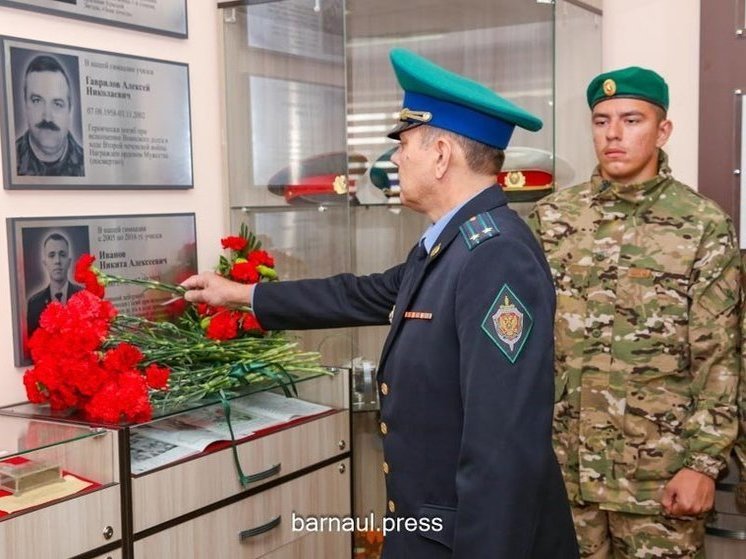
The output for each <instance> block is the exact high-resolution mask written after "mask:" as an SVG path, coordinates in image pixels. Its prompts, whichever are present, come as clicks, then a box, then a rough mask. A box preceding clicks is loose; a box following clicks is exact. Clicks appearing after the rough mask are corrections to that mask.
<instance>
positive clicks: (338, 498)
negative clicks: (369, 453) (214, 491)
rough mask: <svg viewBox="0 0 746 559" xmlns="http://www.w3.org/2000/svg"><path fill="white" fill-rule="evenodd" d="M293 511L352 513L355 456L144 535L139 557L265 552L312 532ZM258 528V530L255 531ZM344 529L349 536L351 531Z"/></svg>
mask: <svg viewBox="0 0 746 559" xmlns="http://www.w3.org/2000/svg"><path fill="white" fill-rule="evenodd" d="M293 514H295V515H296V516H299V517H300V516H302V517H304V518H306V517H309V516H314V517H315V516H335V517H339V516H346V515H349V514H350V468H349V461H348V460H342V461H340V462H338V463H333V464H330V465H329V466H326V467H324V468H321V469H319V470H316V471H314V472H311V473H309V474H306V475H304V476H302V477H299V478H297V479H294V480H292V481H289V482H287V483H285V484H282V485H279V486H277V487H273V488H272V489H268V490H267V491H264V492H262V493H258V494H256V495H253V496H252V497H248V498H246V499H244V500H242V501H239V502H237V503H233V504H232V505H228V506H226V507H224V508H221V509H218V510H216V511H213V512H211V513H208V514H205V515H203V516H200V517H197V518H194V519H192V520H189V521H187V522H183V523H181V524H178V525H176V526H173V527H171V528H169V529H167V530H164V531H163V532H159V533H157V534H154V535H152V536H149V537H147V538H145V539H142V540H138V541H136V542H135V558H136V559H156V558H158V559H160V558H162V557H215V558H218V557H219V558H220V559H234V558H235V559H239V558H240V559H253V558H256V557H262V556H263V555H266V554H267V553H269V552H271V551H273V550H276V549H278V548H280V547H282V546H284V545H287V544H288V543H290V542H292V541H294V540H297V539H300V538H303V537H304V536H305V537H307V536H308V535H309V533H308V532H305V531H303V530H302V529H298V530H295V531H294V530H293V521H292V518H293ZM296 528H300V526H296ZM252 530H253V532H255V535H250V532H251V531H252ZM310 535H323V533H316V534H310ZM329 535H330V536H331V535H338V534H336V533H329ZM343 535H344V536H345V537H347V538H348V540H349V534H343ZM331 539H333V538H331ZM304 556H305V555H304ZM348 556H349V555H348ZM280 557H282V556H280ZM307 557H322V555H307ZM329 557H340V556H338V555H329Z"/></svg>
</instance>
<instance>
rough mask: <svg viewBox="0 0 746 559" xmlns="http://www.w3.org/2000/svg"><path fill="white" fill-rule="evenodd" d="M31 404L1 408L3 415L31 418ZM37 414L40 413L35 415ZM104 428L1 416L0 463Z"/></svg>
mask: <svg viewBox="0 0 746 559" xmlns="http://www.w3.org/2000/svg"><path fill="white" fill-rule="evenodd" d="M31 406H32V405H31V404H28V403H26V404H16V405H12V406H7V407H4V408H0V409H1V410H2V412H3V413H4V412H8V413H12V414H16V413H17V414H19V415H29V413H28V412H29V411H30V407H31ZM34 415H38V414H34ZM105 433H106V431H105V430H104V429H101V428H96V427H89V426H79V425H69V424H62V423H53V422H49V421H43V420H39V419H32V418H30V417H12V416H0V460H7V459H8V458H13V457H17V456H24V455H28V454H29V453H32V452H36V451H38V450H43V449H46V448H50V447H54V446H58V445H65V444H70V443H73V442H75V441H79V440H83V439H88V438H91V437H96V436H100V435H103V434H105Z"/></svg>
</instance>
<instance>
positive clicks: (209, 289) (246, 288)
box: [181, 272, 253, 307]
mask: <svg viewBox="0 0 746 559" xmlns="http://www.w3.org/2000/svg"><path fill="white" fill-rule="evenodd" d="M181 286H182V287H185V288H186V289H187V292H186V293H184V299H186V300H187V301H189V302H190V303H207V304H208V305H211V306H213V307H231V306H234V307H242V306H243V307H245V306H248V305H249V303H250V302H251V295H252V290H253V286H251V285H246V284H243V283H237V282H235V281H230V280H228V279H226V278H224V277H222V276H219V275H217V274H216V273H214V272H202V273H201V274H197V275H194V276H192V277H190V278H187V279H186V280H185V281H183V282H182V283H181Z"/></svg>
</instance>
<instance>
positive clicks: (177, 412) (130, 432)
mask: <svg viewBox="0 0 746 559" xmlns="http://www.w3.org/2000/svg"><path fill="white" fill-rule="evenodd" d="M291 376H292V377H293V382H292V383H289V382H288V381H287V380H286V381H283V382H269V381H265V382H262V383H254V384H251V385H248V386H247V387H245V389H243V390H242V391H241V392H240V393H232V394H226V395H225V396H224V397H219V396H212V397H209V398H206V399H203V400H200V401H198V402H193V403H190V404H188V405H185V406H182V407H180V408H178V409H175V408H169V409H156V410H154V416H153V418H152V419H151V420H150V421H146V422H142V423H137V424H119V425H90V424H89V423H88V422H86V421H85V420H83V419H81V418H80V416H79V415H78V414H77V413H76V412H74V411H71V410H68V411H52V410H50V409H49V408H48V407H47V406H38V405H34V404H30V403H28V402H25V403H20V404H16V405H11V406H5V407H2V408H0V425H2V430H1V431H0V432H1V433H2V436H0V451H1V452H2V455H0V479H2V480H7V481H8V483H12V482H13V481H16V480H17V479H18V477H17V476H15V477H12V479H11V477H10V476H8V477H3V476H4V475H5V472H4V470H3V469H2V465H3V464H4V463H5V464H23V463H26V464H31V463H33V464H36V465H39V466H44V467H45V468H47V470H48V469H49V468H50V467H51V468H54V467H55V466H57V467H58V468H59V471H60V472H61V474H62V475H63V476H65V479H67V477H69V476H73V477H74V478H75V480H79V481H80V480H82V481H81V482H80V483H78V484H76V485H74V486H71V487H72V489H71V490H70V491H71V492H69V493H67V494H64V495H58V494H57V493H52V491H57V492H59V490H60V489H57V488H58V486H61V485H62V484H63V483H64V482H58V481H53V480H51V479H50V480H48V482H47V483H46V484H45V485H43V486H41V487H39V488H38V489H31V490H30V491H28V492H25V491H24V492H23V493H22V495H21V497H23V498H26V497H27V495H30V494H31V493H34V492H39V491H41V492H42V493H45V494H48V495H52V497H50V498H49V499H47V500H46V501H44V505H45V506H46V507H47V508H54V507H60V506H61V505H66V504H67V505H70V506H74V507H75V508H76V510H77V508H79V507H80V505H78V504H77V502H78V501H79V500H81V499H85V498H86V497H87V496H88V495H89V494H95V493H96V491H100V490H111V493H110V494H107V495H106V496H107V497H108V498H106V499H104V498H101V499H98V501H97V505H96V506H95V508H91V510H90V511H88V510H87V509H86V512H85V514H86V515H89V516H90V515H92V516H91V519H92V521H93V520H96V522H95V523H89V524H86V525H85V526H86V529H87V530H89V531H90V527H91V526H96V525H97V524H99V523H101V522H102V521H103V520H104V519H105V521H106V524H105V525H102V526H101V530H100V531H96V534H95V535H96V536H97V537H98V538H99V539H100V540H101V541H94V542H91V541H90V540H91V539H92V538H91V537H89V538H88V539H87V540H84V541H83V543H81V544H80V545H81V546H82V545H85V546H87V547H84V548H82V547H77V548H75V551H74V552H72V551H71V552H69V553H67V552H65V553H63V554H62V555H56V553H57V552H56V551H55V552H50V553H48V554H47V553H43V552H39V550H34V551H32V552H28V551H27V550H23V551H20V550H18V549H16V548H11V547H8V549H12V550H13V551H12V552H11V551H7V554H6V555H2V550H3V549H4V548H3V547H2V546H3V545H6V544H5V542H8V541H9V540H8V539H7V538H2V539H0V541H2V542H3V543H2V544H0V558H2V559H5V557H8V558H11V557H12V558H13V559H17V558H24V557H52V556H65V557H68V556H73V555H77V554H79V553H82V552H84V551H88V550H89V549H92V548H98V547H101V546H107V544H108V547H102V549H101V551H102V552H104V551H112V550H114V549H115V548H116V549H119V548H121V553H122V555H123V556H124V557H166V556H184V557H186V556H195V557H197V556H200V557H201V556H208V555H209V554H210V553H216V556H218V557H231V556H237V555H241V556H242V557H243V556H251V557H254V556H256V557H258V556H260V555H264V554H266V553H269V552H270V551H272V550H273V549H275V548H279V547H281V546H284V545H287V544H289V543H291V542H293V541H294V540H295V539H299V538H302V539H304V540H305V538H304V534H303V533H302V532H299V533H296V532H294V531H292V530H291V529H290V522H289V520H288V519H289V517H290V515H291V514H292V513H293V512H294V511H302V510H307V514H309V515H310V514H311V513H312V512H313V511H312V510H310V509H312V508H313V506H312V504H311V503H310V502H308V499H309V498H310V497H309V496H304V495H303V494H302V491H300V490H299V489H298V487H299V486H303V484H304V483H306V482H304V481H303V480H302V479H301V480H300V481H297V482H295V484H294V485H292V487H291V486H290V485H288V486H287V488H286V485H287V484H286V483H285V482H286V480H287V482H288V484H289V483H290V482H291V481H292V480H294V479H295V478H303V476H306V475H308V476H311V477H314V479H315V480H316V484H317V485H318V486H319V487H323V488H325V491H326V490H328V492H329V496H324V497H320V499H321V502H322V503H326V504H325V505H323V506H326V507H328V510H327V509H325V512H327V513H328V514H330V515H342V514H349V512H350V481H349V477H348V476H349V472H348V466H347V465H346V464H347V462H348V461H349V454H350V442H349V441H350V415H349V404H350V397H349V371H348V370H346V369H335V368H331V369H328V370H327V372H326V373H291ZM309 441H311V442H312V443H313V444H308V442H309ZM120 458H121V459H120ZM324 468H326V470H324ZM322 470H324V472H327V471H328V473H322V472H321V471H322ZM52 473H53V472H52ZM31 474H32V472H30V473H29V476H28V481H29V482H33V481H34V480H33V479H32V475H31ZM50 475H51V474H50ZM316 478H318V479H316ZM309 479H310V478H309ZM37 482H39V480H37ZM81 484H83V485H81ZM73 489H75V491H73ZM288 492H290V493H291V494H292V495H291V496H288ZM6 493H7V492H3V491H0V534H2V533H3V531H6V532H7V533H9V534H10V533H16V532H12V531H9V529H6V525H8V524H9V523H8V522H4V520H5V518H4V515H5V516H6V517H7V518H8V519H11V520H12V519H14V518H15V517H16V516H18V520H19V522H18V523H17V524H16V526H18V528H17V531H21V532H23V533H26V532H28V530H29V528H28V526H27V524H28V522H30V521H26V520H24V515H23V514H21V512H25V511H26V509H23V511H20V512H18V513H16V512H14V511H10V514H7V513H4V512H3V510H4V509H3V508H2V507H3V504H2V503H3V499H4V497H3V496H4V495H5V494H6ZM265 493H266V495H265ZM268 495H271V496H268ZM332 497H333V498H332ZM249 498H254V499H253V500H249V501H246V502H245V503H244V504H243V505H239V504H238V503H240V502H242V501H243V500H244V499H249ZM40 506H42V505H39V504H35V503H32V508H31V509H29V510H31V511H39V507H40ZM85 506H87V507H94V505H92V504H91V503H90V502H87V504H86V505H85ZM232 506H233V507H234V508H236V509H237V510H238V511H239V512H236V513H226V512H225V510H227V509H228V508H230V507H232ZM291 509H292V510H291ZM231 510H232V509H231ZM273 511H276V512H277V514H276V515H274V516H272V518H267V516H268V515H270V512H273ZM63 512H64V511H63ZM30 514H34V513H33V512H32V513H30ZM50 515H51V518H52V519H54V522H56V523H57V524H60V529H61V530H62V527H63V525H64V524H65V523H66V522H67V521H68V520H69V518H70V517H69V516H66V515H65V514H62V513H61V512H60V510H59V508H58V509H57V510H56V511H52V512H51V513H50ZM224 515H227V516H230V517H231V522H232V523H233V524H235V526H236V533H241V534H243V536H242V537H241V538H238V539H236V538H234V537H233V535H231V537H229V538H226V541H225V542H224V545H225V546H227V547H225V548H219V549H218V548H216V549H217V551H216V550H215V549H212V550H206V549H205V550H204V553H197V554H196V555H192V554H191V553H192V551H186V550H185V552H184V553H183V554H180V555H172V554H171V552H170V551H164V550H172V549H174V546H176V548H178V547H179V546H181V545H189V544H188V542H189V539H187V540H186V542H187V543H185V541H183V538H182V536H181V531H182V530H185V529H186V528H185V527H184V525H183V522H186V520H187V518H188V519H189V521H190V524H189V530H192V529H196V530H198V531H207V530H208V528H207V527H210V526H211V525H212V523H213V522H214V518H215V516H220V517H222V516H224ZM281 517H285V518H286V521H285V523H284V524H281V523H280V522H276V524H275V525H272V522H271V521H275V519H276V518H281ZM44 520H46V521H49V518H45V519H44ZM237 522H238V524H236V523H237ZM221 526H222V523H221ZM61 533H63V532H61ZM107 534H108V535H107ZM259 534H265V535H264V536H263V537H262V538H254V535H257V536H258V535H259ZM19 537H20V536H19ZM320 540H324V541H320ZM110 541H111V543H110V544H109V542H110ZM192 544H194V545H195V546H196V547H195V549H201V548H200V547H199V544H198V543H195V542H192ZM8 545H10V544H8ZM221 545H223V544H221ZM294 545H298V546H300V549H306V548H308V549H315V546H319V545H321V546H322V547H324V546H331V549H343V550H344V549H348V548H349V538H346V537H338V538H337V539H336V540H335V539H333V538H326V539H324V538H321V536H319V539H318V540H317V539H315V538H309V540H308V541H306V542H305V543H296V544H294ZM218 547H219V546H218ZM221 550H222V551H221ZM34 553H36V554H34ZM347 554H348V555H349V553H348V552H347ZM335 556H336V555H335Z"/></svg>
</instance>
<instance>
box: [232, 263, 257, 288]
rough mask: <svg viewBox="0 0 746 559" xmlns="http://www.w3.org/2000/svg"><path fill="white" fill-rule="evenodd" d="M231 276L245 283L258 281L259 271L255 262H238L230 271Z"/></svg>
mask: <svg viewBox="0 0 746 559" xmlns="http://www.w3.org/2000/svg"><path fill="white" fill-rule="evenodd" d="M230 274H231V277H232V278H233V279H234V280H236V281H240V282H243V283H256V282H258V281H259V272H258V271H257V269H256V264H255V263H253V262H237V263H236V264H234V265H233V268H231V271H230Z"/></svg>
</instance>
